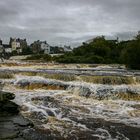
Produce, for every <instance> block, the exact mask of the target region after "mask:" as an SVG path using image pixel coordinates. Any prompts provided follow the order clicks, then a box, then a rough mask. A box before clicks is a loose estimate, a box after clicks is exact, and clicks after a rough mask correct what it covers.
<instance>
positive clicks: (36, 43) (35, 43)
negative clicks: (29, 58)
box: [30, 40, 41, 54]
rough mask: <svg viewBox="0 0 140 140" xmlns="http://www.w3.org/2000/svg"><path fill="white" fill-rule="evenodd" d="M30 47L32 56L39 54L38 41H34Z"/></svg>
mask: <svg viewBox="0 0 140 140" xmlns="http://www.w3.org/2000/svg"><path fill="white" fill-rule="evenodd" d="M30 46H31V49H32V52H33V53H34V54H38V53H40V52H41V45H40V41H39V40H37V41H34V43H32V44H31V45H30Z"/></svg>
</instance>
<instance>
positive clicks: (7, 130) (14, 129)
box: [0, 91, 32, 140]
mask: <svg viewBox="0 0 140 140" xmlns="http://www.w3.org/2000/svg"><path fill="white" fill-rule="evenodd" d="M14 98H15V95H14V94H13V93H9V92H3V91H1V92H0V140H24V138H23V134H24V131H27V130H28V129H29V128H31V127H32V123H31V122H30V121H28V120H27V119H25V118H23V117H22V116H21V115H20V114H19V107H18V105H17V104H15V103H14V102H12V101H10V100H12V99H14Z"/></svg>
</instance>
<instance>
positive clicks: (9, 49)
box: [3, 44, 12, 54]
mask: <svg viewBox="0 0 140 140" xmlns="http://www.w3.org/2000/svg"><path fill="white" fill-rule="evenodd" d="M3 48H4V51H5V53H7V54H11V53H12V48H11V46H10V45H8V44H3Z"/></svg>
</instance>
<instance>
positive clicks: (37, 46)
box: [31, 40, 50, 54]
mask: <svg viewBox="0 0 140 140" xmlns="http://www.w3.org/2000/svg"><path fill="white" fill-rule="evenodd" d="M31 48H32V51H33V53H44V54H50V45H49V44H48V43H47V42H46V41H40V40H37V41H34V43H32V44H31Z"/></svg>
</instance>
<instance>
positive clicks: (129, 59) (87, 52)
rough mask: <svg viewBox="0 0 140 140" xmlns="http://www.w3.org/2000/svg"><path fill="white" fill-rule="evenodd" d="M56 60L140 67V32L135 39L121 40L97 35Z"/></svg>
mask: <svg viewBox="0 0 140 140" xmlns="http://www.w3.org/2000/svg"><path fill="white" fill-rule="evenodd" d="M55 60H56V61H57V62H61V63H98V64H99V63H104V64H110V63H121V64H126V65H127V66H128V67H129V68H134V69H140V32H139V33H138V35H137V36H136V37H135V38H134V39H133V40H128V41H120V42H119V41H118V39H117V40H106V39H105V37H104V36H101V37H96V38H94V39H93V40H92V41H90V43H83V45H82V46H80V47H78V48H75V49H74V50H73V52H71V53H65V54H64V55H63V56H59V57H56V58H55Z"/></svg>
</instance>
